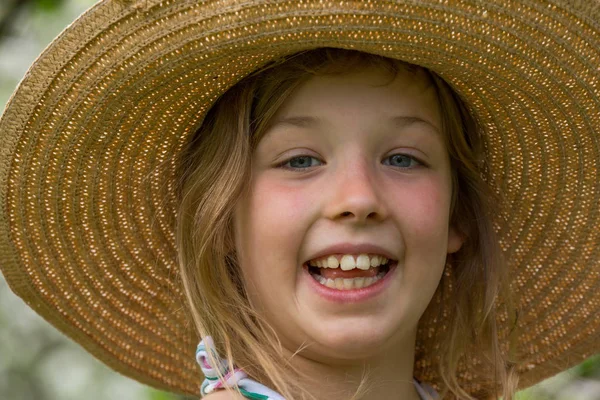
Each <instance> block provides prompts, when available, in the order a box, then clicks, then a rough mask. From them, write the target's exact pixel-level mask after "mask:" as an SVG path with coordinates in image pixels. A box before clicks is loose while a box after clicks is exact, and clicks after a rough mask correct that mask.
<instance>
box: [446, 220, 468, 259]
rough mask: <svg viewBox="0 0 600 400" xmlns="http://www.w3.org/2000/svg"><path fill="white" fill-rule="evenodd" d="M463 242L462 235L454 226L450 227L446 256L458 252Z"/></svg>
mask: <svg viewBox="0 0 600 400" xmlns="http://www.w3.org/2000/svg"><path fill="white" fill-rule="evenodd" d="M464 242H465V238H464V237H463V235H461V234H460V233H459V232H458V230H456V229H455V228H454V226H452V225H450V229H448V254H450V253H456V252H457V251H459V250H460V248H461V247H462V245H463V243H464Z"/></svg>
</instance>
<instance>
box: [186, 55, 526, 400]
mask: <svg viewBox="0 0 600 400" xmlns="http://www.w3.org/2000/svg"><path fill="white" fill-rule="evenodd" d="M369 66H376V67H380V68H383V69H384V70H386V71H389V72H390V76H391V78H392V80H393V78H395V76H396V74H397V73H398V71H399V69H403V70H407V71H410V72H412V73H417V72H418V71H424V72H425V73H426V74H427V76H428V77H429V80H430V82H431V83H432V84H433V85H434V87H435V89H436V92H437V94H438V99H439V105H440V108H441V110H442V116H443V129H444V131H445V133H446V134H445V137H446V140H447V143H446V144H447V148H448V152H449V155H450V159H451V165H452V181H453V185H452V187H453V193H452V202H451V213H450V215H451V223H452V224H454V226H455V227H456V228H457V229H458V231H459V232H460V233H461V234H462V235H463V236H464V237H465V238H466V240H465V243H464V245H463V247H462V248H461V250H460V251H459V252H458V253H455V254H454V255H452V257H449V259H448V263H449V264H448V267H449V268H451V269H452V274H444V276H443V278H442V281H441V282H440V285H439V286H438V292H436V295H437V296H441V297H442V298H443V299H445V300H444V302H442V303H445V304H455V307H454V308H453V309H452V310H451V312H450V325H449V331H448V335H446V339H445V340H444V342H443V343H441V344H440V348H441V354H440V365H439V373H440V375H441V378H442V381H443V382H444V384H445V385H446V387H445V388H444V392H443V393H442V395H445V394H446V393H451V394H452V395H453V396H455V397H456V398H460V399H472V397H471V396H469V394H468V393H467V392H466V391H465V390H464V389H463V388H462V387H461V386H460V384H459V382H458V380H457V368H458V364H459V360H460V359H461V357H462V356H463V354H464V352H465V349H466V348H467V346H468V345H469V343H471V342H472V343H475V346H476V349H477V350H478V351H480V352H481V353H482V354H488V355H489V358H488V360H489V363H490V371H491V373H492V374H493V377H492V378H491V379H492V380H493V381H494V382H497V381H499V382H497V384H496V387H499V388H500V394H502V395H503V396H504V399H506V400H510V399H512V398H513V394H514V391H515V388H516V383H517V377H516V369H515V366H514V363H513V362H511V361H508V360H507V356H506V355H504V354H503V351H502V349H501V346H500V343H499V341H498V337H497V332H498V328H497V326H496V317H497V315H496V312H497V311H496V304H495V302H496V297H497V295H498V293H500V292H502V293H507V291H506V289H507V281H506V276H505V275H506V274H505V266H504V264H503V262H502V252H501V249H500V248H499V244H498V241H497V239H496V237H495V233H494V229H493V225H492V223H493V222H492V215H494V214H493V213H494V212H495V210H494V209H493V208H492V207H493V205H494V204H496V201H495V200H494V197H493V194H492V192H491V191H490V190H489V188H488V185H487V184H486V181H485V179H484V178H483V175H484V174H483V173H482V168H481V167H482V165H481V162H482V160H483V142H482V138H481V137H480V130H479V128H478V126H477V124H476V121H475V120H474V119H473V118H472V117H471V116H470V114H469V112H468V110H467V108H466V107H465V105H464V104H463V103H462V101H461V100H460V98H459V97H458V96H457V95H456V94H455V93H454V91H452V90H451V89H450V87H449V86H448V85H447V84H446V82H444V81H443V80H442V79H441V78H439V77H438V76H437V75H435V74H434V73H432V72H430V71H428V70H427V69H424V68H421V67H418V66H415V65H412V64H407V63H403V62H401V61H397V60H393V59H389V58H385V57H381V56H376V55H372V54H367V53H363V52H358V51H352V50H342V49H332V48H321V49H316V50H311V51H304V52H300V53H297V54H295V55H292V56H288V57H285V58H283V59H281V60H278V61H275V62H272V63H271V64H269V65H267V66H265V67H264V68H262V69H261V70H259V71H257V72H256V73H254V74H252V75H251V76H248V77H246V78H244V79H243V80H242V81H240V82H239V83H238V84H236V85H235V86H234V87H232V88H231V89H229V90H228V91H227V92H226V93H225V94H223V96H222V97H221V98H220V99H218V101H217V102H216V103H215V104H214V106H213V107H212V108H211V109H210V110H209V112H208V113H207V115H206V117H205V119H204V121H203V123H202V125H201V127H200V128H199V129H198V131H197V132H196V134H195V135H194V136H193V137H192V138H191V140H190V141H189V143H188V144H187V147H186V148H185V149H184V151H183V153H182V156H181V158H180V160H179V166H178V168H179V169H178V176H179V178H180V181H179V182H178V183H177V193H178V196H179V204H180V206H179V210H178V216H177V232H176V243H177V247H178V252H179V262H180V269H181V276H182V279H183V282H184V286H185V293H186V296H187V300H188V302H189V306H190V310H191V313H192V317H193V320H194V323H195V325H196V328H197V331H198V333H199V334H200V335H201V336H203V337H204V336H206V335H211V336H212V337H213V339H214V341H215V345H216V347H217V351H218V352H219V354H221V355H223V356H225V357H226V359H227V360H228V363H229V366H230V368H233V365H234V361H233V360H235V366H236V367H240V368H243V369H244V370H245V371H246V372H247V373H248V374H249V375H250V376H252V377H253V378H254V379H256V380H258V381H260V382H262V383H264V384H267V385H269V386H271V387H274V388H275V389H276V390H277V391H278V392H279V393H281V394H282V395H283V396H284V397H285V398H286V399H288V400H294V399H310V398H314V396H312V395H311V394H310V393H309V392H308V390H307V389H305V383H306V381H307V380H308V377H306V376H305V375H303V374H301V373H300V371H297V370H296V369H295V368H294V366H293V365H292V364H291V363H290V362H289V360H288V359H286V357H285V356H284V351H283V347H282V345H281V342H280V341H279V338H278V337H277V334H276V333H275V331H274V330H273V329H272V328H271V327H270V326H269V324H268V323H267V322H266V321H264V319H263V318H261V316H260V315H259V314H258V313H257V312H256V311H255V310H254V309H253V308H252V307H251V306H250V303H249V300H248V296H247V294H246V290H245V286H244V282H243V281H242V279H241V276H242V274H241V272H240V271H239V265H238V261H237V258H236V252H235V245H234V239H233V237H234V236H233V211H234V207H235V204H236V203H237V201H238V199H239V198H240V197H241V196H243V195H244V194H245V192H246V190H248V186H249V185H248V183H249V182H250V171H251V156H252V151H253V150H254V148H255V147H256V145H257V143H258V142H259V141H260V139H261V137H262V136H263V135H264V133H265V131H266V129H267V128H268V124H269V122H270V121H271V119H272V117H273V115H274V114H275V112H276V111H277V110H278V109H279V107H280V106H281V104H282V103H283V102H284V101H285V99H286V98H288V97H289V96H290V94H291V93H292V92H293V91H294V90H295V89H296V88H297V87H298V86H299V85H301V84H302V83H303V82H305V81H306V80H308V79H310V78H311V77H312V76H315V75H319V74H321V75H322V74H343V73H346V72H350V71H359V70H361V68H365V67H369ZM445 279H446V280H447V279H452V287H453V288H454V290H452V291H450V292H449V293H445V292H444V290H443V287H444V286H445V285H444V280H445ZM446 297H448V298H447V299H446ZM448 301H451V302H450V303H447V302H448ZM431 312H438V313H439V312H441V308H436V305H435V304H434V302H432V303H431V304H430V306H429V307H428V309H427V311H426V313H431ZM290 376H294V379H290V378H289V377H290ZM367 389H368V376H367V375H365V376H363V379H362V381H361V382H360V385H359V387H358V390H357V392H356V393H355V394H354V396H353V398H360V397H361V396H362V395H364V393H365V391H366V390H367ZM497 394H498V393H491V394H487V396H488V397H490V396H492V395H497Z"/></svg>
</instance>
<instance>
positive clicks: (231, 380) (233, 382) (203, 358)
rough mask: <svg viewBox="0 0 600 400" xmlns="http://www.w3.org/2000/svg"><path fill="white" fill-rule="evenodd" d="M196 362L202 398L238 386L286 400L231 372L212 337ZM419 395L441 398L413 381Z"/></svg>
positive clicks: (254, 398) (426, 399)
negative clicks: (200, 380)
mask: <svg viewBox="0 0 600 400" xmlns="http://www.w3.org/2000/svg"><path fill="white" fill-rule="evenodd" d="M209 352H211V353H212V354H213V357H214V359H215V360H217V361H218V363H219V365H217V366H216V367H215V366H214V365H213V364H212V363H211V361H210V358H209V357H208V353H209ZM196 361H197V362H198V364H199V365H200V368H201V369H202V372H203V373H204V377H205V379H204V382H202V386H201V387H200V396H201V397H204V396H206V395H207V394H209V393H212V392H214V391H215V390H220V389H224V388H225V387H235V386H238V387H239V389H240V392H241V393H242V395H243V396H244V397H245V398H247V399H251V400H285V399H284V398H283V396H281V395H280V394H279V393H277V392H275V391H273V390H271V389H269V388H268V387H266V386H265V385H263V384H261V383H259V382H256V381H255V380H253V379H251V378H249V377H248V374H246V373H245V372H244V371H243V370H242V369H241V368H235V369H234V370H233V371H229V367H228V366H227V360H225V359H222V358H221V357H219V354H218V353H217V351H216V349H215V344H214V342H213V340H212V338H211V337H210V336H206V337H205V338H204V339H203V340H202V341H201V342H200V344H199V345H198V348H197V350H196ZM217 371H221V375H223V379H219V374H218V373H217ZM413 382H414V384H415V388H416V389H417V393H419V396H420V397H421V400H435V399H438V398H439V396H438V394H437V393H436V391H435V390H434V389H433V388H432V387H431V386H429V385H427V384H423V383H420V382H418V381H417V380H416V379H413Z"/></svg>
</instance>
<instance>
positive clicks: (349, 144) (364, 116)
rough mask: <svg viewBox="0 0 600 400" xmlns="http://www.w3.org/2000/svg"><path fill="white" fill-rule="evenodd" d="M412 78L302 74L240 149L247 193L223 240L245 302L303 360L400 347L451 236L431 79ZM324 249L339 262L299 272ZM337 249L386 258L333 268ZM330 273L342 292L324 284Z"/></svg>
mask: <svg viewBox="0 0 600 400" xmlns="http://www.w3.org/2000/svg"><path fill="white" fill-rule="evenodd" d="M421 74H422V72H419V73H417V74H413V73H409V72H405V71H400V72H399V74H398V76H397V77H396V79H395V80H394V81H393V82H391V83H389V84H387V85H386V83H388V82H389V80H390V76H389V75H388V74H386V73H385V72H382V71H380V70H378V69H376V68H373V69H367V70H362V71H360V72H356V73H350V74H347V75H341V76H323V77H313V78H311V79H310V80H308V81H307V82H305V83H304V84H303V85H301V86H300V87H299V88H298V89H296V90H295V92H294V93H293V94H292V95H291V96H290V97H288V98H287V99H286V101H285V103H284V104H283V105H282V106H281V107H280V109H279V110H278V112H277V113H276V115H275V116H274V118H273V122H272V123H271V124H270V127H269V129H268V130H267V132H266V133H265V135H264V136H263V138H262V139H261V141H260V142H259V144H258V146H257V148H256V150H255V152H254V154H253V167H252V179H251V182H250V187H251V190H250V192H249V193H248V195H247V196H246V197H244V198H242V199H241V200H240V201H239V203H238V204H237V206H236V210H235V217H234V221H235V240H236V249H237V253H238V259H239V261H240V268H241V271H242V274H243V277H244V282H245V284H246V286H247V289H248V292H249V296H250V301H251V303H252V304H253V306H254V307H256V308H257V309H258V310H259V311H260V312H261V314H262V315H263V316H264V318H265V319H266V320H267V321H268V322H269V323H270V324H271V325H272V326H273V327H274V328H275V330H276V332H277V333H278V335H279V337H280V339H281V341H282V343H283V344H284V346H285V347H286V348H287V349H288V350H290V351H292V352H293V351H296V350H297V349H298V348H299V347H300V346H301V345H302V344H305V345H306V344H308V345H309V347H308V348H307V349H306V350H305V351H304V352H303V354H304V355H305V356H307V357H310V358H311V359H314V360H320V361H327V362H347V361H350V360H358V359H364V358H365V357H367V356H372V355H373V353H374V352H377V351H381V352H383V351H388V350H389V349H390V348H391V347H394V346H395V348H397V347H398V346H401V345H402V343H405V344H406V343H412V346H414V335H415V333H416V328H417V323H418V320H419V318H420V317H421V315H422V314H423V312H424V311H425V309H426V307H427V305H428V303H429V302H430V300H431V298H432V296H433V294H434V292H435V290H436V288H437V286H438V283H439V281H440V278H441V275H442V272H443V269H444V265H445V260H446V255H447V253H451V252H456V251H458V250H459V249H460V246H461V245H462V239H461V238H460V236H459V235H458V234H457V232H456V231H455V230H454V229H453V228H452V227H451V226H449V211H450V199H451V191H452V187H451V170H450V161H449V157H448V154H447V149H446V147H445V141H444V138H443V133H442V130H441V115H440V110H439V107H438V105H437V98H436V94H435V89H434V87H433V86H432V85H429V83H428V81H427V80H426V78H425V76H424V75H421ZM361 254H364V255H363V256H362V257H359V255H361ZM329 255H331V256H333V258H334V259H336V260H341V261H342V266H340V267H337V268H319V266H316V267H311V268H309V265H310V261H311V260H314V259H315V258H319V259H323V258H325V259H331V257H328V256H329ZM344 255H346V256H351V257H352V258H353V259H355V260H357V259H359V258H361V259H362V260H363V261H364V260H367V259H368V260H369V261H368V263H369V264H370V265H372V264H371V261H372V260H373V259H375V257H372V256H373V255H386V256H387V258H388V259H390V261H389V262H388V266H387V267H377V266H375V267H370V265H369V267H367V266H365V265H364V264H363V268H368V269H366V270H365V269H361V268H356V267H355V268H354V269H350V270H344V269H347V268H348V267H347V266H346V267H345V268H344V263H345V262H344ZM321 256H324V257H321ZM365 257H370V258H365ZM345 258H346V259H348V257H345ZM358 261H359V264H361V263H362V261H361V260H360V259H359V260H358ZM335 264H336V263H335V262H334V263H333V265H334V266H335ZM375 264H376V262H375ZM346 265H351V264H346ZM320 266H323V264H320ZM386 270H387V271H386ZM325 277H328V278H327V279H332V282H333V285H332V284H331V283H332V282H329V286H334V287H333V288H332V287H328V286H327V279H324V278H325ZM337 278H339V279H342V280H341V281H337V282H336V281H335V279H337ZM361 278H363V279H362V280H361ZM369 278H371V281H370V282H369V281H368V279H369ZM343 279H347V281H349V283H348V287H350V289H346V286H342V287H339V286H336V284H339V282H342V283H344V284H345V283H346V282H345V281H343ZM319 280H321V281H325V282H326V284H325V285H324V284H323V283H321V282H319ZM357 281H361V284H362V285H363V287H362V288H357V286H360V284H357V283H356V282H357ZM367 283H368V284H369V286H367V287H365V286H366V285H367Z"/></svg>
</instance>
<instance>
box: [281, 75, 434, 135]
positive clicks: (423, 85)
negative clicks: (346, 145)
mask: <svg viewBox="0 0 600 400" xmlns="http://www.w3.org/2000/svg"><path fill="white" fill-rule="evenodd" d="M398 115H403V116H405V117H406V118H408V119H410V118H412V119H420V120H424V121H425V122H428V123H429V124H430V125H432V126H433V127H434V128H436V129H437V130H439V131H441V127H440V125H441V123H440V110H439V104H438V98H437V92H436V90H435V86H434V85H433V84H432V82H431V80H430V78H429V77H428V75H427V74H426V73H425V72H424V71H422V70H420V69H419V70H416V71H407V70H404V69H400V70H399V71H398V73H397V74H396V75H395V76H394V75H393V74H392V73H391V72H390V71H384V70H383V69H382V68H363V69H361V70H357V71H353V72H348V73H344V74H335V75H318V76H313V77H311V78H309V79H308V80H306V81H305V82H303V83H302V84H301V85H300V86H299V87H297V88H296V89H295V90H294V91H293V92H292V94H291V95H290V96H289V97H288V98H287V99H286V100H285V101H284V102H283V104H282V105H281V106H280V108H279V109H278V110H277V112H276V113H275V115H274V116H273V119H272V121H271V123H270V124H269V125H270V127H273V126H274V125H277V124H280V123H284V124H285V123H289V122H292V123H293V124H294V125H303V126H304V127H307V128H309V127H310V126H309V125H311V124H313V125H314V122H315V120H320V121H323V120H327V119H335V118H340V119H342V118H343V119H344V120H345V121H346V122H348V121H352V120H357V121H358V120H363V119H364V118H368V117H370V118H372V119H375V118H380V117H386V118H387V117H389V116H398ZM298 116H304V117H300V118H299V117H298ZM312 117H314V118H312Z"/></svg>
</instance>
